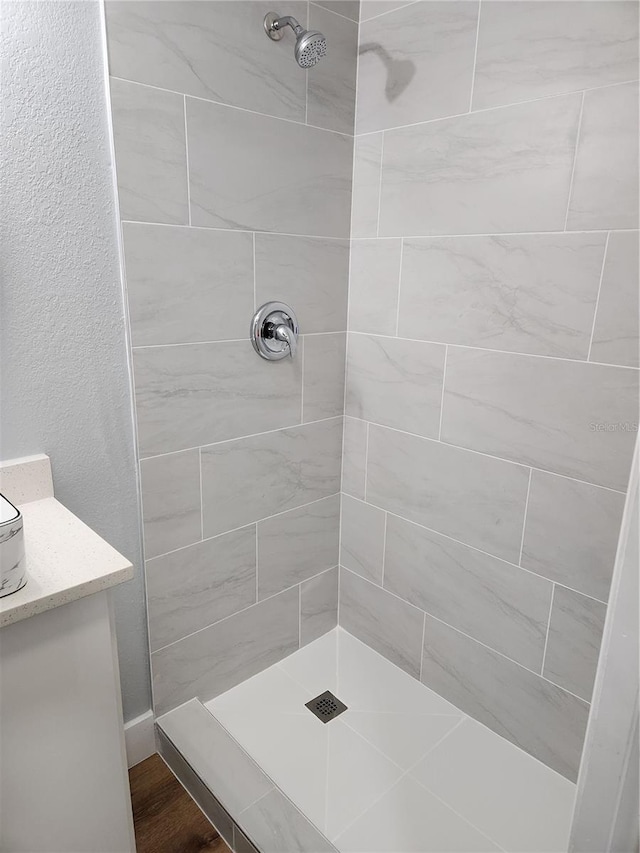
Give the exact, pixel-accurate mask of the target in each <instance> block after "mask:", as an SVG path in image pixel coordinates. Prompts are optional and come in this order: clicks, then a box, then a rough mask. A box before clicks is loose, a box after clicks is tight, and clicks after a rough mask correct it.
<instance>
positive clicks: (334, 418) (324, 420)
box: [139, 415, 342, 462]
mask: <svg viewBox="0 0 640 853" xmlns="http://www.w3.org/2000/svg"><path fill="white" fill-rule="evenodd" d="M340 418H342V415H332V416H331V417H330V418H319V420H317V421H307V422H306V423H305V424H300V423H294V424H289V425H288V426H282V427H277V428H276V429H266V430H264V431H263V432H252V433H249V434H247V435H238V436H236V437H235V438H222V439H220V441H211V442H209V443H208V444H194V445H193V447H182V448H180V449H179V450H167V451H165V452H164V453H153V454H151V455H150V456H143V457H141V459H140V460H139V461H140V462H146V461H147V460H148V459H162V458H163V457H164V456H175V455H176V454H177V453H189V452H191V451H192V450H198V449H202V450H207V449H208V448H209V447H219V446H220V445H221V444H228V443H229V442H230V441H244V440H245V439H247V438H258V437H259V436H262V435H273V434H274V433H276V432H287V431H288V430H293V429H300V427H309V426H313V425H315V424H324V423H328V422H329V421H338V420H340Z"/></svg>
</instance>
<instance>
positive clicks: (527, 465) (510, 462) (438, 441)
mask: <svg viewBox="0 0 640 853" xmlns="http://www.w3.org/2000/svg"><path fill="white" fill-rule="evenodd" d="M349 417H351V418H352V419H353V420H356V421H361V422H362V423H367V424H370V425H371V426H376V427H379V428H380V429H386V430H390V431H391V432H399V433H401V434H402V435H409V436H411V437H412V438H419V439H421V440H422V441H431V442H434V443H435V444H442V445H444V446H445V447H453V448H455V449H456V450H463V451H464V452H465V453H475V454H476V455H478V456H486V457H487V459H495V460H496V461H497V462H504V463H506V464H508V465H515V466H516V467H518V468H522V469H524V470H529V469H532V470H533V471H540V472H541V473H543V474H549V475H550V476H552V477H562V478H563V479H565V480H573V482H574V483H583V484H584V485H585V486H595V487H596V488H598V489H604V490H605V491H607V492H614V493H615V494H618V495H626V491H622V489H614V488H612V487H611V486H603V485H602V484H601V483H593V482H590V481H589V480H581V479H580V478H579V477H572V476H571V475H569V474H559V473H558V472H557V471H551V470H549V469H547V468H538V467H537V466H536V465H531V464H530V463H527V462H515V461H514V460H513V459H509V458H507V457H505V456H495V454H493V453H486V452H485V451H484V450H475V449H474V448H473V447H465V446H464V445H462V444H452V443H451V442H449V441H443V440H442V439H437V438H431V437H430V436H428V435H418V433H417V432H409V431H408V430H406V429H398V427H392V426H388V425H387V424H379V423H377V422H376V421H365V420H364V418H359V417H357V416H356V415H349ZM298 426H299V424H298ZM230 440H232V441H233V440H235V439H230ZM219 443H222V442H219ZM173 452H177V453H180V452H181V451H173ZM164 455H167V454H164ZM365 501H366V498H365Z"/></svg>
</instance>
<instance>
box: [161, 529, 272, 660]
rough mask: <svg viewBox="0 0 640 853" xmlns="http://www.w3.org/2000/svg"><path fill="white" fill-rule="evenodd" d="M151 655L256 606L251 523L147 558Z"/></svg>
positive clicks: (254, 544)
mask: <svg viewBox="0 0 640 853" xmlns="http://www.w3.org/2000/svg"><path fill="white" fill-rule="evenodd" d="M146 577H147V603H148V608H149V636H150V642H151V651H155V650H156V649H159V648H161V647H162V646H166V645H168V644H169V643H173V642H175V641H176V640H179V639H180V638H181V637H186V636H187V634H192V633H193V632H194V631H199V630H200V629H201V628H206V626H207V625H211V624H213V623H214V622H218V621H219V620H220V619H224V617H225V616H230V615H231V614H232V613H237V612H238V611H239V610H244V608H245V607H249V606H250V605H251V604H255V602H256V529H255V525H251V526H249V527H243V528H242V529H241V530H234V531H232V532H231V533H225V534H224V535H222V536H217V537H215V538H214V539H208V540H206V541H205V542H198V543H196V544H195V545H190V546H189V547H187V548H181V549H180V550H178V551H174V552H173V553H171V554H165V555H164V556H163V557H156V558H155V559H152V560H147V565H146Z"/></svg>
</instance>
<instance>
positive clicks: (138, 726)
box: [124, 710, 156, 767]
mask: <svg viewBox="0 0 640 853" xmlns="http://www.w3.org/2000/svg"><path fill="white" fill-rule="evenodd" d="M124 742H125V746H126V749H127V766H128V767H133V766H134V765H135V764H139V763H140V762H141V761H144V760H145V758H149V756H150V755H153V754H154V752H155V751H156V741H155V737H154V732H153V711H151V710H149V711H146V712H145V713H144V714H140V716H139V717H136V718H135V719H133V720H129V722H128V723H125V724H124Z"/></svg>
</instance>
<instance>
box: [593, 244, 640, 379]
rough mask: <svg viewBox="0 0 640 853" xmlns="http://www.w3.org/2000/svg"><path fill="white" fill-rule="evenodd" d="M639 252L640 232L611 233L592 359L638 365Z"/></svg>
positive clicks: (639, 312) (594, 331)
mask: <svg viewBox="0 0 640 853" xmlns="http://www.w3.org/2000/svg"><path fill="white" fill-rule="evenodd" d="M638 255H639V247H638V232H637V231H629V232H620V233H615V232H614V233H613V234H611V236H610V237H609V244H608V246H607V257H606V260H605V264H604V273H603V276H602V287H601V288H600V298H599V299H598V311H597V314H596V323H595V327H594V330H593V343H592V345H591V354H590V356H589V358H590V360H591V361H604V362H608V363H610V364H626V365H629V367H638V366H639V363H640V362H639V357H638V349H639V341H638V317H639V315H640V309H639V307H638V281H639V280H640V270H639V268H638Z"/></svg>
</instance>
